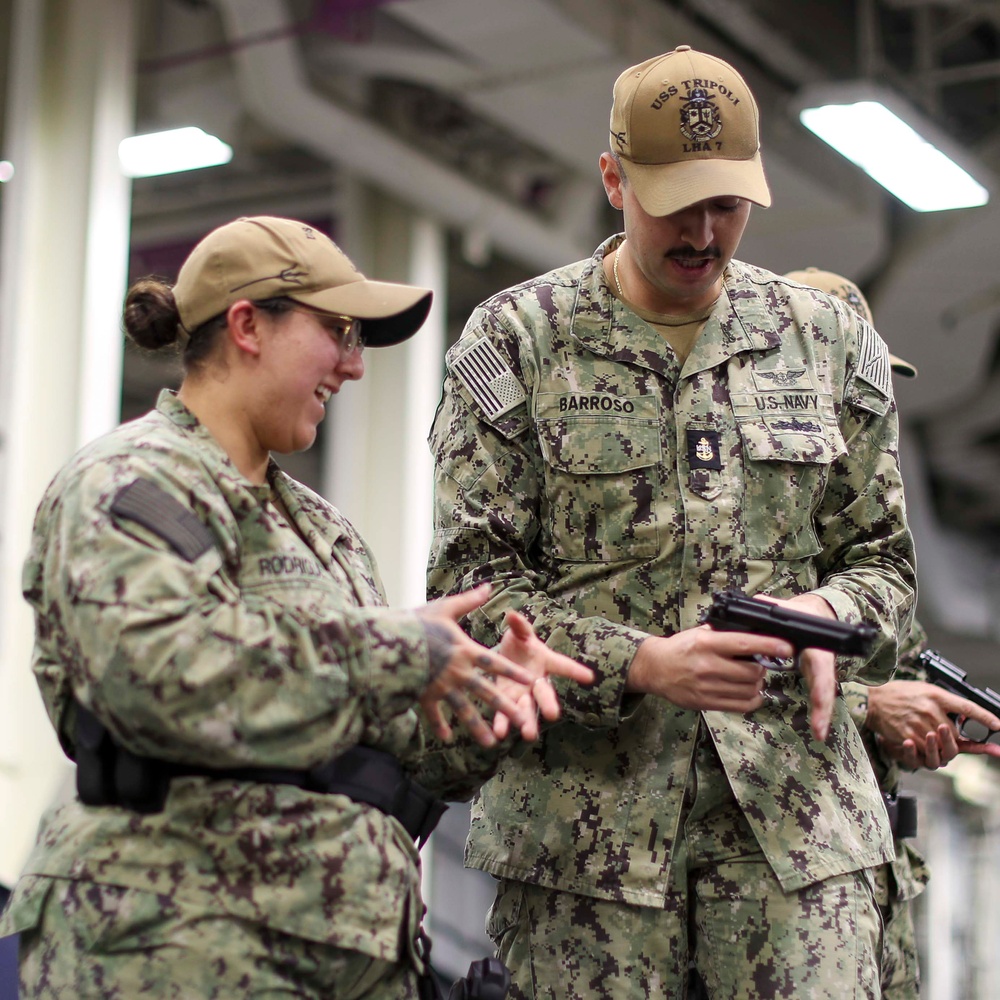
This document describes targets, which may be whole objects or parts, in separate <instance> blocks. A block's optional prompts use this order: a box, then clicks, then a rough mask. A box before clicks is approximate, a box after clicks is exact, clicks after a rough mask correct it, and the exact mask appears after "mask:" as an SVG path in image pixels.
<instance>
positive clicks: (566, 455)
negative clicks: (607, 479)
mask: <svg viewBox="0 0 1000 1000" xmlns="http://www.w3.org/2000/svg"><path fill="white" fill-rule="evenodd" d="M538 439H539V442H540V445H541V449H542V457H543V458H544V459H545V461H546V462H547V463H548V464H549V465H550V466H552V467H553V468H554V469H559V470H561V471H562V472H569V473H572V474H574V475H578V476H593V475H615V474H617V473H621V472H630V471H632V470H634V469H644V468H646V467H648V466H651V465H657V464H659V462H660V460H661V457H662V448H661V445H660V430H659V426H658V425H657V424H656V423H654V422H652V421H646V420H628V419H622V418H621V417H601V416H586V417H572V418H568V419H562V420H539V422H538Z"/></svg>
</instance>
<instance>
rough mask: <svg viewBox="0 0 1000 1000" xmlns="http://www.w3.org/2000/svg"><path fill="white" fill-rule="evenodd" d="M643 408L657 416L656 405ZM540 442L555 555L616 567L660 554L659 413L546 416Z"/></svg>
mask: <svg viewBox="0 0 1000 1000" xmlns="http://www.w3.org/2000/svg"><path fill="white" fill-rule="evenodd" d="M648 402H649V403H651V404H652V403H653V402H654V401H652V400H649V401H648ZM636 409H637V410H639V409H640V408H638V407H636ZM646 409H647V411H648V412H650V413H655V406H650V407H647V408H646ZM538 438H539V445H540V448H541V453H542V457H543V459H544V461H545V470H544V474H545V479H546V482H545V490H544V497H543V510H544V513H545V523H546V526H547V529H548V531H549V533H550V534H551V538H552V551H553V552H554V554H555V555H556V557H557V558H559V559H563V560H567V561H572V562H615V561H618V560H624V559H640V558H649V557H651V556H654V555H656V553H657V552H658V551H659V539H658V533H657V519H656V510H655V504H654V501H655V498H656V496H657V494H658V492H659V479H660V475H659V467H660V463H661V461H662V447H661V442H660V428H659V421H658V420H657V419H655V417H654V416H649V417H644V416H633V417H621V416H617V415H615V416H612V415H598V414H588V415H579V416H576V415H574V416H567V417H560V418H556V419H544V418H543V419H539V420H538Z"/></svg>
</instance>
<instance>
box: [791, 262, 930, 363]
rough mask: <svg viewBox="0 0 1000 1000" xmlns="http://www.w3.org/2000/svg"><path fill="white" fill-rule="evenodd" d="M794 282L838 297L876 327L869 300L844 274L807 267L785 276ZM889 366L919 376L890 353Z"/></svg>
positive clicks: (900, 359)
mask: <svg viewBox="0 0 1000 1000" xmlns="http://www.w3.org/2000/svg"><path fill="white" fill-rule="evenodd" d="M785 277H786V278H791V279H792V281H797V282H799V284H801V285H809V286H810V287H811V288H818V289H819V290H820V291H821V292H826V293H827V294H828V295H836V296H837V298H838V299H843V300H844V301H845V302H846V303H847V304H848V305H849V306H851V307H852V308H853V309H854V311H855V312H856V313H857V314H858V315H859V316H860V317H861V318H862V319H865V320H867V321H868V322H869V323H871V325H872V326H874V325H875V320H874V319H872V311H871V308H870V307H869V305H868V300H867V299H866V298H865V297H864V295H863V294H862V293H861V289H860V288H858V286H857V285H856V284H854V282H853V281H851V279H850V278H845V277H844V276H843V275H842V274H835V273H834V272H833V271H821V270H820V269H819V268H818V267H807V268H806V269H805V270H804V271H789V272H788V274H786V275H785ZM889 364H890V366H891V367H892V370H893V371H894V372H896V373H897V374H899V375H905V376H906V377H907V378H915V377H916V374H917V369H916V366H914V365H911V364H910V362H909V361H904V360H903V359H902V358H898V357H896V355H895V354H892V353H891V352H890V354H889Z"/></svg>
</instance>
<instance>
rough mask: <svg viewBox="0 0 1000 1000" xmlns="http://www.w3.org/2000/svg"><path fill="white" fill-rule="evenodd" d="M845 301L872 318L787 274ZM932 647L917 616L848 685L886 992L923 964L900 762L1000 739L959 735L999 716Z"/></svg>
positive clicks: (915, 867) (828, 276)
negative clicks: (884, 659)
mask: <svg viewBox="0 0 1000 1000" xmlns="http://www.w3.org/2000/svg"><path fill="white" fill-rule="evenodd" d="M785 277H786V278H790V279H791V280H793V281H799V282H801V283H802V284H804V285H809V286H810V287H812V288H818V289H819V290H820V291H822V292H826V293H828V294H830V295H836V296H837V297H838V298H839V299H842V300H843V301H844V302H847V303H848V304H849V305H850V306H851V307H852V308H853V309H854V311H855V312H856V313H857V314H858V315H859V316H860V317H861V318H862V319H863V320H865V321H866V322H868V323H873V322H874V321H873V319H872V313H871V309H870V307H869V305H868V300H867V299H866V298H865V296H864V294H863V293H862V292H861V289H860V288H858V286H857V285H856V284H855V283H854V282H853V281H851V280H850V279H849V278H845V277H844V276H843V275H839V274H835V273H833V272H832V271H822V270H819V269H818V268H815V267H808V268H806V269H805V270H804V271H791V272H789V273H788V274H786V275H785ZM889 363H890V365H891V367H892V370H893V371H894V372H896V373H897V374H899V375H903V376H904V377H907V378H915V377H916V374H917V369H916V368H915V367H914V366H913V365H911V364H910V363H909V362H908V361H904V360H903V359H902V358H899V357H896V356H895V355H894V354H890V355H889ZM926 647H927V633H926V632H925V631H924V629H923V627H922V626H921V625H920V623H919V622H917V621H916V620H914V622H913V625H912V626H911V628H910V634H909V637H908V638H907V639H906V641H905V642H904V643H903V645H902V648H901V649H900V660H899V668H898V670H897V672H896V675H895V678H894V679H893V680H891V681H889V683H888V684H883V685H882V686H880V687H869V686H868V685H866V684H859V683H857V682H851V683H849V684H845V685H844V686H843V694H844V699H845V701H846V702H847V707H848V710H849V711H850V713H851V718H852V719H853V720H854V722H855V724H856V725H857V727H858V729H859V731H860V732H861V738H862V739H863V740H864V743H865V749H866V750H867V751H868V757H869V759H870V760H871V762H872V767H873V768H874V769H875V776H876V777H877V778H878V782H879V787H880V788H881V789H882V792H883V794H884V795H885V796H886V797H887V801H888V802H889V803H890V806H891V808H890V819H891V820H892V827H893V846H894V848H895V858H894V859H893V861H892V862H891V863H890V864H888V865H880V866H879V867H878V868H876V869H875V896H876V899H877V900H878V904H879V907H880V908H881V910H882V916H883V920H884V922H885V934H884V938H883V942H882V997H883V1000H919V997H920V965H919V956H918V953H917V941H916V933H915V929H914V926H913V913H912V907H911V903H912V901H913V899H915V898H916V897H917V896H919V895H920V893H921V892H923V891H924V887H925V886H926V885H927V882H928V880H929V879H930V872H929V871H928V868H927V864H926V862H925V861H924V858H923V856H922V855H921V854H920V852H919V851H918V850H917V849H916V848H915V847H914V846H913V845H912V843H910V842H909V839H908V838H909V836H912V834H905V835H903V836H900V835H899V832H900V831H899V830H898V828H897V823H899V822H900V820H901V817H900V809H901V808H902V805H901V804H902V803H905V802H906V799H905V798H901V796H900V789H899V779H900V774H899V764H898V761H897V758H899V759H902V761H903V763H904V765H905V766H907V767H910V768H916V767H918V766H919V767H926V768H931V769H934V768H937V767H940V766H943V765H945V764H947V763H948V762H949V761H950V760H952V759H953V758H954V757H955V756H956V755H957V754H958V753H974V754H985V755H989V756H1000V746H997V745H996V744H990V743H987V744H982V743H975V742H972V741H970V740H965V739H962V737H961V736H960V735H959V733H958V730H957V727H956V725H955V723H954V722H953V721H952V719H953V718H954V717H958V716H961V717H962V718H967V719H972V720H975V721H976V722H978V723H980V724H981V725H983V726H985V727H987V728H988V729H993V730H996V729H1000V719H998V718H997V717H996V716H994V715H993V714H992V713H990V712H987V711H986V710H985V709H983V708H980V706H978V705H976V704H975V702H971V701H969V700H968V699H966V698H962V697H961V696H959V695H957V694H954V693H952V692H951V691H945V690H944V689H943V688H940V687H937V686H935V685H933V684H929V683H927V673H926V671H925V670H924V669H923V668H922V667H920V666H919V665H918V663H917V662H916V661H917V658H918V657H919V655H920V653H921V652H923V650H924V649H925V648H926Z"/></svg>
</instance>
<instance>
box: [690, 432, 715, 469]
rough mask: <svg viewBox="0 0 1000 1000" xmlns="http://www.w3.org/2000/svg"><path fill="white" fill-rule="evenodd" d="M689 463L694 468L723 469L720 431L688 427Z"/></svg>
mask: <svg viewBox="0 0 1000 1000" xmlns="http://www.w3.org/2000/svg"><path fill="white" fill-rule="evenodd" d="M687 445H688V447H687V451H688V464H689V465H690V466H691V468H692V469H721V468H722V453H721V452H720V450H719V432H718V431H708V430H704V429H703V428H699V427H689V428H688V429H687Z"/></svg>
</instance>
